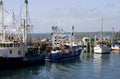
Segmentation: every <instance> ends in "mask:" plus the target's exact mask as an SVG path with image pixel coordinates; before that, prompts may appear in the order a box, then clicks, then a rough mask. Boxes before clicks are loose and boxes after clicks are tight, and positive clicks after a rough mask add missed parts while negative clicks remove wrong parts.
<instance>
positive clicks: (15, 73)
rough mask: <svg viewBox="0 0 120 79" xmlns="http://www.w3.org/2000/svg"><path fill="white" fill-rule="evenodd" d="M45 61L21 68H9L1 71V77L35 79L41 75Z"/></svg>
mask: <svg viewBox="0 0 120 79" xmlns="http://www.w3.org/2000/svg"><path fill="white" fill-rule="evenodd" d="M44 65H45V64H44V63H43V64H41V65H40V64H39V65H35V66H30V67H26V68H19V69H9V70H1V71H0V79H33V78H34V77H35V76H37V75H40V74H41V72H42V71H43V69H44Z"/></svg>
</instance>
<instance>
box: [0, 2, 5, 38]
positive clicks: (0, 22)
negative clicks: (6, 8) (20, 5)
mask: <svg viewBox="0 0 120 79" xmlns="http://www.w3.org/2000/svg"><path fill="white" fill-rule="evenodd" d="M3 22H4V21H3V1H2V0H0V40H2V39H3V35H2V28H3Z"/></svg>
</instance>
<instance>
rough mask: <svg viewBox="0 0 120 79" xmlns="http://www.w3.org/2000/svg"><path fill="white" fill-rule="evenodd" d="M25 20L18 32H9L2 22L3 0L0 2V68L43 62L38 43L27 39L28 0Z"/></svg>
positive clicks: (43, 55)
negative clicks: (20, 32)
mask: <svg viewBox="0 0 120 79" xmlns="http://www.w3.org/2000/svg"><path fill="white" fill-rule="evenodd" d="M24 3H25V12H26V13H25V16H26V17H25V20H24V24H23V26H21V27H22V28H21V29H17V32H19V30H20V31H22V34H20V35H21V36H22V37H20V36H19V35H18V34H13V33H12V34H10V33H8V31H7V28H3V27H4V22H3V1H2V0H1V2H0V15H1V16H0V68H3V67H5V68H12V67H13V68H14V67H21V66H28V65H33V63H38V62H43V61H44V59H45V54H44V53H43V52H41V51H40V45H39V44H35V43H32V42H29V41H28V37H27V36H28V29H29V28H28V26H29V25H28V9H27V8H28V0H25V2H24Z"/></svg>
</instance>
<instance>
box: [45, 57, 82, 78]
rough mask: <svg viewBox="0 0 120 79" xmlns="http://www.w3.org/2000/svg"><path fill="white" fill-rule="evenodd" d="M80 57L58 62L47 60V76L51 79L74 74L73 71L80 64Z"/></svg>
mask: <svg viewBox="0 0 120 79" xmlns="http://www.w3.org/2000/svg"><path fill="white" fill-rule="evenodd" d="M80 62H81V61H80V59H79V58H77V59H71V60H64V61H57V62H47V61H46V63H45V66H46V72H47V76H46V77H47V78H48V79H49V78H50V79H59V78H61V77H62V79H66V78H68V77H69V76H71V75H72V74H73V71H74V70H75V69H76V68H77V67H78V64H80Z"/></svg>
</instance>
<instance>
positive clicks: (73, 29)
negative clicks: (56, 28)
mask: <svg viewBox="0 0 120 79" xmlns="http://www.w3.org/2000/svg"><path fill="white" fill-rule="evenodd" d="M71 43H72V46H73V44H74V26H72V42H71Z"/></svg>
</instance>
